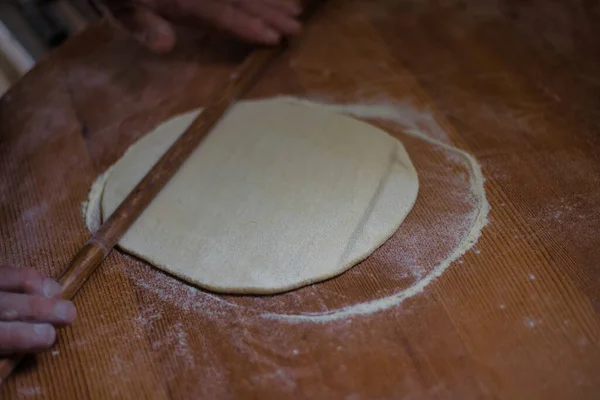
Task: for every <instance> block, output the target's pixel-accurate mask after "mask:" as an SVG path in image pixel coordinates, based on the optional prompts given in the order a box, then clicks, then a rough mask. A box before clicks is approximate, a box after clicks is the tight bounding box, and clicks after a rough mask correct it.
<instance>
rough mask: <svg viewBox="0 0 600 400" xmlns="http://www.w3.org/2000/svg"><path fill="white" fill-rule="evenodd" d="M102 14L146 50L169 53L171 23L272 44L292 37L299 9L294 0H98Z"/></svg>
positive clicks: (172, 35)
mask: <svg viewBox="0 0 600 400" xmlns="http://www.w3.org/2000/svg"><path fill="white" fill-rule="evenodd" d="M100 1H101V2H102V4H103V5H104V6H105V11H107V12H108V13H109V14H110V15H112V16H113V17H114V18H115V19H116V20H117V21H118V22H119V23H120V24H121V25H122V26H123V27H124V28H125V29H127V30H128V31H130V32H131V33H132V34H133V36H134V37H135V38H136V39H137V40H138V41H140V42H142V44H144V45H145V46H146V47H148V48H150V49H151V50H154V51H156V52H159V53H166V52H168V51H170V50H171V49H172V48H173V46H174V45H175V41H176V35H175V31H174V29H173V25H172V23H180V24H185V25H191V26H198V24H199V23H202V22H204V23H208V24H210V25H213V26H214V27H216V28H219V29H223V30H225V31H228V32H229V33H231V34H233V35H235V36H237V37H238V38H240V39H242V40H245V41H248V42H253V43H257V44H266V45H275V44H277V43H279V41H280V40H281V38H282V36H290V35H295V34H298V33H299V32H300V29H301V25H300V23H299V22H298V20H297V17H298V15H299V14H300V13H301V9H300V7H299V6H298V5H297V3H295V2H294V1H293V0H100Z"/></svg>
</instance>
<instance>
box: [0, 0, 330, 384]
mask: <svg viewBox="0 0 600 400" xmlns="http://www.w3.org/2000/svg"><path fill="white" fill-rule="evenodd" d="M320 3H321V1H319V0H313V1H311V2H309V4H308V5H307V7H305V11H304V13H303V15H302V19H303V20H306V19H307V18H308V17H309V16H310V15H311V14H312V13H313V12H314V11H315V10H316V8H317V5H318V4H320ZM286 47H287V42H286V41H284V43H283V44H281V45H279V46H277V47H272V48H259V49H256V50H254V51H253V52H252V53H251V54H250V55H249V56H248V57H246V59H245V60H244V62H243V63H242V64H241V65H240V66H239V67H238V68H237V70H236V72H235V73H234V74H232V75H231V79H230V80H229V81H228V83H227V85H226V87H225V88H224V89H223V90H222V91H221V92H220V93H218V94H216V96H215V98H214V99H213V100H212V101H211V102H210V103H209V106H208V107H206V108H204V111H202V113H200V115H199V116H198V117H197V118H196V119H195V120H194V122H192V124H191V125H190V126H189V128H187V129H186V131H185V132H184V133H183V134H182V135H181V136H180V137H179V139H177V141H175V143H173V145H172V146H171V147H170V148H169V150H167V152H166V153H165V154H164V155H163V156H162V157H161V158H160V159H159V160H158V161H157V162H156V164H154V166H153V167H152V169H151V170H150V171H149V172H148V173H147V174H146V176H144V178H143V179H142V180H141V181H140V183H138V184H137V186H136V187H135V188H133V190H132V191H131V193H129V195H128V196H127V197H126V198H125V200H123V202H122V203H121V205H119V207H118V208H117V209H116V210H115V211H114V212H113V213H112V215H111V216H110V218H108V220H107V221H105V222H104V223H103V224H102V226H101V227H100V228H99V229H98V231H97V232H96V233H95V234H94V235H92V237H91V238H90V240H88V241H87V243H86V244H85V245H84V246H83V247H82V248H81V250H80V251H79V252H78V253H77V254H76V255H75V257H73V259H72V260H71V262H70V263H69V267H68V268H67V269H66V270H65V271H63V273H62V274H61V276H60V277H59V278H58V282H59V283H60V285H61V287H62V292H61V293H60V295H59V296H57V297H58V298H61V299H67V300H68V299H72V298H73V296H75V294H76V293H77V291H78V290H79V289H80V288H81V286H83V284H84V283H85V282H86V281H87V280H88V278H89V277H90V276H91V275H92V274H93V273H94V271H95V270H96V268H98V266H99V265H100V264H101V263H102V261H104V259H105V258H106V257H107V256H108V254H109V253H110V252H111V250H112V249H113V247H114V246H115V245H116V244H117V243H118V242H119V240H120V239H121V237H122V236H123V235H124V234H125V232H127V230H128V229H129V227H130V226H131V225H132V224H133V223H134V222H135V220H136V219H137V218H138V217H139V216H140V215H141V214H142V212H143V211H144V210H145V209H146V207H147V206H148V204H150V202H151V201H152V199H153V198H154V197H155V196H156V195H157V194H158V193H159V192H160V190H161V189H162V188H163V187H164V186H165V185H166V184H167V182H168V181H169V179H171V177H172V176H173V175H175V173H176V172H177V170H178V169H179V167H180V166H181V165H183V163H184V162H185V160H186V159H187V158H188V157H189V155H190V154H192V152H193V151H194V150H195V149H196V147H198V145H199V144H200V142H202V140H203V139H204V138H205V137H206V136H207V135H208V134H209V133H210V131H211V129H212V128H213V127H214V126H215V125H216V123H217V122H218V121H219V120H220V119H221V117H222V116H223V115H224V114H225V113H226V112H227V110H228V109H229V107H230V106H231V105H232V104H233V103H234V102H235V101H236V100H237V99H239V98H241V97H242V96H243V95H244V94H245V93H246V92H247V91H248V89H250V88H251V87H252V85H253V84H254V83H255V82H256V81H257V80H258V78H260V76H261V75H262V73H263V72H264V71H265V70H266V69H267V67H268V66H269V64H270V63H271V62H272V61H273V60H274V59H276V58H277V56H279V55H280V54H281V53H282V52H283V50H284V49H285V48H286ZM22 358H23V356H15V357H12V358H5V359H1V360H0V385H1V384H2V382H4V380H5V379H6V378H7V377H8V376H9V375H10V373H11V372H12V371H13V370H14V368H15V367H16V366H17V364H18V363H19V362H20V361H21V359H22Z"/></svg>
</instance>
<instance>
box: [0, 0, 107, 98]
mask: <svg viewBox="0 0 600 400" xmlns="http://www.w3.org/2000/svg"><path fill="white" fill-rule="evenodd" d="M99 18H100V13H99V11H98V10H97V9H96V7H94V5H93V4H92V2H91V1H90V0H0V96H2V95H3V94H4V93H5V92H6V91H7V90H8V88H9V87H10V86H11V85H12V84H13V83H14V82H16V81H17V80H18V79H19V78H20V77H21V76H23V75H24V74H25V73H26V72H27V71H29V70H30V69H31V68H32V67H33V65H34V64H35V63H36V61H37V60H39V59H40V58H41V57H43V56H44V54H46V53H47V52H48V51H49V50H50V49H52V48H53V47H56V46H58V45H59V44H61V43H62V42H63V41H65V40H66V39H67V38H68V37H69V36H71V35H74V34H76V33H77V32H80V31H81V30H83V29H84V28H85V27H86V26H87V25H88V24H90V23H91V22H93V21H95V20H97V19H99Z"/></svg>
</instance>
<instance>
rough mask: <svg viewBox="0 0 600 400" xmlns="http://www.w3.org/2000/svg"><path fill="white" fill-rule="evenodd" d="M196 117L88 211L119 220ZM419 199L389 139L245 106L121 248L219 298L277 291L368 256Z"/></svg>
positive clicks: (319, 116)
mask: <svg viewBox="0 0 600 400" xmlns="http://www.w3.org/2000/svg"><path fill="white" fill-rule="evenodd" d="M198 112H200V111H193V112H190V113H187V114H183V115H180V116H177V117H175V118H173V119H170V120H168V121H167V122H165V123H163V124H161V125H159V126H158V127H157V128H156V129H154V130H153V131H152V132H150V133H149V134H147V135H146V136H144V137H143V138H142V139H140V140H139V141H138V142H137V143H135V144H134V145H133V146H131V147H130V148H129V150H128V151H127V152H126V153H125V154H124V155H123V157H122V158H121V159H120V160H119V161H117V163H116V164H115V165H114V166H113V167H112V168H111V170H110V173H109V174H108V176H107V177H105V178H106V180H105V185H104V189H103V190H102V191H99V190H97V191H94V192H95V194H93V196H94V197H97V196H101V199H98V198H96V199H92V198H90V204H93V203H95V204H101V214H102V216H103V217H106V216H109V215H110V214H111V213H112V212H113V211H114V210H115V208H116V207H117V206H118V205H119V204H120V202H121V201H122V200H123V199H124V198H125V196H126V195H127V194H128V193H129V192H130V191H131V189H133V187H134V186H135V184H136V183H137V182H139V181H140V179H141V178H142V177H143V176H144V175H145V173H146V172H147V171H148V170H149V169H150V168H151V166H152V165H153V164H154V163H155V162H156V161H157V160H158V158H159V157H160V156H161V155H162V154H163V153H164V152H165V151H166V150H167V149H168V147H169V146H170V145H171V144H172V143H173V142H174V141H175V140H176V139H177V137H178V136H179V135H180V134H181V133H183V131H184V130H185V128H186V127H187V126H188V125H189V124H190V123H191V122H192V120H193V119H194V118H195V117H196V115H197V114H198ZM417 192H418V179H417V174H416V171H415V169H414V167H413V165H412V163H411V161H410V158H409V157H408V154H407V153H406V151H405V150H404V147H403V146H402V144H401V143H400V142H399V141H398V140H397V139H395V138H393V137H391V136H390V135H388V134H387V133H385V132H384V131H382V130H380V129H378V128H376V127H374V126H371V125H369V124H367V123H365V122H362V121H359V120H356V119H353V118H350V117H346V116H343V115H340V114H337V113H334V112H331V111H327V110H324V109H322V108H320V107H318V106H311V105H307V104H306V103H299V102H294V101H293V100H289V99H272V100H260V101H247V102H240V103H238V104H237V105H236V106H234V107H233V109H232V110H231V111H230V112H229V113H228V114H227V115H226V116H225V118H224V119H223V120H222V121H220V122H219V124H218V125H217V126H216V127H215V128H214V130H213V132H212V133H211V134H210V135H209V136H208V137H207V138H206V139H205V141H204V142H203V143H202V144H201V145H200V146H199V148H198V149H197V150H196V151H195V152H194V153H193V154H192V155H191V156H190V158H189V159H188V160H187V161H186V163H185V164H184V165H183V166H182V167H181V168H180V170H179V171H178V172H177V174H176V175H175V176H174V177H173V178H172V179H171V181H170V182H169V183H168V184H167V185H166V187H165V188H164V189H163V190H162V191H161V193H160V194H159V195H158V196H157V197H156V198H155V199H154V200H153V201H152V203H151V204H150V205H149V207H148V208H147V209H146V210H145V211H144V213H143V214H142V215H141V216H140V218H138V220H137V221H136V222H135V223H134V224H133V226H132V227H131V228H130V229H129V231H128V232H127V234H126V235H125V236H124V237H123V238H122V239H121V241H120V242H119V246H120V247H121V248H122V249H124V250H125V251H127V252H129V253H132V254H134V255H136V256H139V257H141V258H143V259H145V260H147V261H148V262H150V263H151V264H153V265H155V266H156V267H158V268H160V269H163V270H165V271H167V272H170V273H172V274H174V275H176V276H178V277H180V278H182V279H184V280H186V281H189V282H192V283H195V284H197V285H199V286H202V287H205V288H208V289H210V290H214V291H218V292H227V293H256V294H266V293H277V292H282V291H286V290H290V289H293V288H297V287H300V286H303V285H306V284H309V283H312V282H317V281H321V280H324V279H327V278H330V277H333V276H335V275H338V274H340V273H342V272H344V271H345V270H347V269H348V268H350V267H352V266H353V265H354V264H356V263H357V262H359V261H361V260H363V259H364V258H366V257H367V256H368V255H369V254H371V253H372V252H373V251H374V250H375V249H376V248H377V247H379V246H380V245H381V244H382V243H383V242H384V241H385V240H387V239H388V238H389V237H390V236H391V235H392V234H393V233H394V232H395V231H396V229H397V228H398V227H399V225H400V224H401V223H402V221H403V220H404V218H405V217H406V215H407V214H408V213H409V211H410V210H411V208H412V206H413V204H414V202H415V199H416V197H417ZM94 200H95V201H94Z"/></svg>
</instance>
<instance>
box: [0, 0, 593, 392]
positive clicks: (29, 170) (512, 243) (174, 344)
mask: <svg viewBox="0 0 600 400" xmlns="http://www.w3.org/2000/svg"><path fill="white" fill-rule="evenodd" d="M375 3H377V4H375ZM563 3H564V4H562V3H561V2H551V3H550V2H544V1H537V2H519V1H486V0H480V1H445V2H440V1H430V2H427V1H417V0H415V1H395V0H394V1H392V0H389V1H379V2H371V1H366V0H365V1H336V0H332V1H331V2H330V3H329V4H328V5H327V6H326V8H325V9H324V10H323V12H321V13H320V14H319V15H318V16H317V17H316V19H315V20H314V21H313V23H311V25H310V26H308V27H307V30H306V32H305V35H304V37H303V39H302V41H301V43H299V45H298V46H297V47H296V48H295V49H294V50H293V51H291V52H290V54H289V55H288V56H287V57H285V59H283V60H282V61H281V62H280V63H278V64H277V65H276V66H275V67H274V68H273V69H272V70H271V71H270V72H269V73H268V76H267V78H265V79H264V80H263V81H262V82H261V84H260V85H259V86H258V87H257V88H256V90H255V91H254V92H253V93H252V95H251V97H264V96H274V95H280V94H291V95H295V96H302V97H310V98H313V99H319V100H322V101H328V102H349V103H356V102H362V103H375V104H387V105H392V106H394V107H395V108H397V109H398V110H401V111H403V112H404V114H405V117H406V118H405V119H406V121H405V125H410V124H411V123H412V124H415V125H417V126H418V127H419V128H420V129H421V130H422V131H424V132H425V133H427V134H428V135H429V136H430V137H435V138H438V139H440V140H442V141H444V142H445V143H448V144H452V145H453V146H457V147H459V148H462V149H464V150H466V151H468V152H470V153H471V154H473V155H474V156H475V157H476V158H477V160H478V161H479V162H480V163H481V166H482V170H483V174H484V176H485V178H486V183H485V189H486V194H487V197H488V200H489V201H490V204H491V207H492V209H491V212H490V216H489V219H490V222H489V224H488V225H487V226H486V227H485V228H484V230H483V235H482V237H481V238H480V239H479V241H478V243H477V245H476V247H475V248H474V249H472V250H471V251H469V252H468V253H467V254H465V255H464V256H463V257H462V258H461V259H460V260H458V261H457V262H455V263H453V264H452V265H451V266H450V267H449V268H448V269H447V270H446V271H445V272H444V274H443V275H442V276H441V277H440V278H438V279H436V280H434V281H433V282H432V283H431V284H430V285H429V286H427V287H426V288H425V290H424V292H423V293H420V294H417V295H415V296H413V297H410V298H409V299H407V300H405V301H404V302H402V303H401V304H400V305H395V306H392V307H389V308H387V309H384V310H382V311H380V312H377V313H372V314H369V315H362V316H353V317H352V316H351V317H346V318H342V319H339V320H335V321H332V322H327V323H315V322H312V321H308V322H302V323H291V322H289V321H287V320H286V319H284V318H282V317H281V316H275V317H270V318H267V317H266V316H265V314H267V313H271V314H270V315H273V314H277V315H280V314H298V313H307V312H323V311H326V310H334V309H339V308H341V307H345V306H351V305H356V304H364V303H365V302H368V301H369V300H373V299H378V298H385V297H387V296H391V295H393V294H394V293H397V292H399V291H401V290H402V289H404V288H407V287H409V286H410V285H411V284H412V283H414V282H415V281H418V280H419V279H422V278H423V277H424V276H426V275H427V273H428V272H429V271H431V269H432V268H433V267H434V266H435V265H436V264H437V263H438V262H439V260H440V259H441V258H443V257H444V256H445V255H447V254H448V252H449V251H450V250H451V249H452V247H453V246H454V245H455V244H456V241H457V240H458V239H460V235H461V233H462V230H463V229H464V227H465V226H466V225H465V223H466V222H468V218H467V217H468V216H469V213H470V212H471V211H472V207H473V201H472V199H471V197H470V196H469V193H468V175H467V171H466V170H465V168H464V165H462V164H461V162H460V160H457V159H456V158H455V157H452V156H451V155H449V154H448V153H447V152H445V151H443V150H442V149H441V148H439V147H436V146H433V145H431V144H429V143H426V142H424V141H422V140H419V139H416V138H411V137H410V136H407V135H405V134H403V133H402V131H403V129H402V127H401V126H399V125H398V124H396V123H391V122H382V121H372V122H373V123H375V124H377V125H379V126H382V127H383V128H385V129H386V130H388V131H389V132H390V133H392V134H394V135H396V136H397V137H399V138H401V139H402V140H403V142H404V143H405V146H406V148H407V150H408V152H409V153H410V155H411V157H412V158H413V161H414V163H415V165H416V167H417V170H418V171H419V177H420V180H421V189H420V193H419V199H418V200H417V204H416V205H415V208H414V210H413V212H412V213H411V214H410V215H409V217H408V218H407V220H406V223H405V224H404V225H403V226H402V227H401V228H400V229H399V231H398V232H397V233H396V235H395V236H394V237H393V238H392V239H391V240H390V241H389V242H388V243H386V244H385V245H384V246H383V247H382V248H381V249H379V250H378V251H377V252H376V253H375V254H373V256H371V257H370V258H369V259H368V260H367V261H365V262H364V263H362V264H360V265H359V266H357V267H355V268H353V269H352V270H350V271H349V272H348V273H346V274H344V275H342V276H340V277H338V278H335V279H332V280H330V281H327V282H324V283H321V284H317V285H313V286H310V287H307V288H303V289H300V290H297V291H294V292H292V293H288V294H284V295H279V296H264V297H251V296H247V297H227V296H217V295H211V294H209V293H206V292H203V291H200V290H197V289H195V288H192V287H190V286H188V285H186V284H184V283H182V282H181V281H179V280H177V279H175V278H172V277H169V276H168V275H165V274H163V273H161V272H159V271H157V270H155V269H154V268H152V267H150V266H148V265H147V264H146V263H144V262H142V261H139V260H137V259H135V258H133V257H130V256H127V255H125V254H123V253H122V252H119V251H115V252H113V253H112V254H111V255H110V256H109V258H108V259H107V260H106V261H105V264H103V266H102V267H101V268H100V270H99V271H98V272H97V273H96V274H95V275H94V276H93V277H92V278H91V279H90V280H89V281H88V283H87V284H86V286H85V287H84V288H83V289H82V290H81V292H80V293H79V295H78V296H77V298H76V305H77V306H78V310H79V318H78V320H77V322H76V323H75V324H74V325H73V327H71V328H67V329H63V330H61V332H60V337H59V340H58V343H57V345H56V346H55V348H54V349H53V350H52V351H50V352H47V353H44V354H42V355H39V356H37V357H35V358H34V359H31V360H29V362H27V363H26V365H25V366H24V367H23V368H21V369H20V370H18V371H17V373H16V374H15V375H14V376H13V377H11V378H10V380H9V381H7V382H6V383H5V384H4V385H3V386H2V388H1V389H0V397H1V398H3V399H4V398H40V399H41V398H44V399H48V398H49V399H54V398H56V399H59V398H60V399H65V398H74V399H81V398H98V399H105V398H111V397H114V398H157V399H162V398H209V399H212V398H261V399H262V398H282V397H284V396H286V397H289V398H347V399H390V398H402V399H429V398H431V399H455V398H456V399H466V398H502V399H536V398H540V399H567V398H568V399H594V398H597V397H598V393H600V379H599V378H598V376H600V350H599V347H600V346H599V344H600V318H599V311H600V282H599V280H600V269H599V268H598V264H597V262H598V261H597V260H598V259H600V246H599V245H598V244H599V243H598V242H599V240H598V232H599V231H600V212H599V209H598V206H599V205H600V135H599V133H600V132H599V131H600V122H599V121H600V115H599V114H598V110H599V109H600V87H599V86H600V75H599V73H598V71H600V53H599V52H598V48H600V24H599V22H600V16H599V10H598V8H597V6H595V3H594V2H586V1H581V2H567V1H564V2H563ZM243 54H244V50H243V49H241V48H239V47H238V46H234V45H233V44H231V43H228V42H224V41H222V40H208V41H207V40H201V39H197V38H194V37H192V36H191V35H187V36H186V40H184V41H183V43H182V44H181V45H180V46H179V48H178V49H177V51H176V52H175V53H174V54H173V55H171V56H168V57H159V56H154V55H151V54H149V53H147V52H146V51H144V50H143V49H141V48H139V47H138V46H137V45H136V44H135V43H133V42H132V41H131V40H130V39H128V38H127V37H125V36H124V35H123V34H121V33H120V32H117V31H115V30H113V29H111V28H110V27H109V26H108V25H106V24H105V23H102V24H99V25H97V26H94V27H92V28H90V29H88V30H87V31H86V32H84V33H83V34H82V35H80V36H78V37H76V38H74V39H72V40H70V41H68V42H67V43H66V44H65V45H64V46H63V47H61V48H60V49H58V50H57V51H55V52H54V53H53V54H52V55H51V56H50V57H48V59H46V60H45V61H43V62H42V63H40V65H39V66H38V67H36V68H35V69H34V70H33V71H32V72H31V73H30V74H28V75H27V76H26V77H25V78H24V79H23V80H22V81H21V82H20V83H19V84H18V85H17V86H16V87H14V88H13V89H12V90H11V91H10V92H8V94H7V95H5V96H4V97H3V98H2V99H1V100H0V123H1V136H0V199H1V202H0V262H2V263H10V264H15V265H22V266H25V265H29V266H35V267H37V268H39V269H41V270H43V271H44V272H46V273H48V274H50V275H53V276H56V275H58V273H59V272H60V271H61V270H62V269H63V268H64V266H65V264H66V263H67V262H68V260H69V259H70V258H71V257H72V256H73V254H74V253H75V252H76V251H77V250H78V249H79V248H80V247H81V246H82V245H83V243H84V242H85V241H86V240H87V236H88V232H87V231H86V229H85V227H84V225H83V222H82V219H81V216H80V205H81V202H82V201H84V200H85V198H86V195H87V191H88V189H89V187H90V185H91V183H92V182H93V181H94V179H95V177H96V176H97V175H98V174H99V173H101V172H102V171H104V170H105V169H106V168H107V167H108V166H109V165H110V164H112V163H113V162H114V161H115V160H117V159H118V158H119V156H120V155H121V154H122V153H123V151H124V150H125V149H126V148H127V147H128V146H129V145H130V144H131V143H133V142H134V141H135V140H136V139H137V138H139V137H140V136H141V135H143V134H144V133H145V132H147V131H148V130H150V129H151V128H152V127H153V126H154V125H156V124H157V123H159V122H160V121H163V120H164V119H166V118H168V117H170V116H172V115H175V114H177V113H180V112H183V111H187V110H190V109H192V108H194V107H198V106H202V105H205V102H206V101H207V99H208V98H209V95H210V94H211V93H212V91H214V90H216V89H218V88H219V87H221V86H222V84H223V82H224V81H225V80H226V79H228V77H229V74H230V73H231V71H233V68H234V66H235V64H236V62H238V61H239V60H240V59H241V56H242V55H243ZM409 122H410V123H409ZM465 221H466V222H465Z"/></svg>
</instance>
